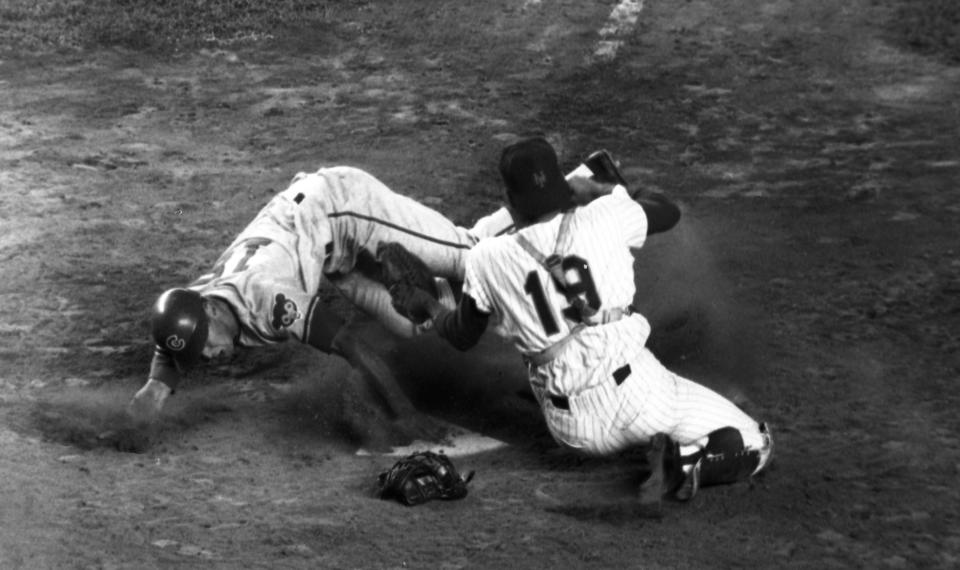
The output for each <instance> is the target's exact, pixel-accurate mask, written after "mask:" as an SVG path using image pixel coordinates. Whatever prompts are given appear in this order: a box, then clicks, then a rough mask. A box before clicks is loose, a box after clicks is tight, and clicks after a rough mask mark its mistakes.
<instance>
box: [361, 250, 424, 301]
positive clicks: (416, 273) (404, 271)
mask: <svg viewBox="0 0 960 570" xmlns="http://www.w3.org/2000/svg"><path fill="white" fill-rule="evenodd" d="M377 261H379V262H380V268H381V281H383V284H384V285H386V286H387V288H388V289H389V288H390V287H393V286H394V285H399V284H404V285H409V286H411V287H416V288H417V289H423V290H424V291H426V292H427V293H430V294H431V295H432V296H433V298H434V299H437V298H439V296H440V295H439V293H438V291H437V284H436V282H435V281H434V280H433V274H432V273H430V269H429V268H428V267H427V264H425V263H424V262H423V260H421V259H420V258H419V257H417V256H416V255H414V254H412V253H410V252H409V251H408V250H407V249H406V248H405V247H403V246H402V245H400V244H399V243H396V242H388V243H381V244H380V246H379V247H378V248H377Z"/></svg>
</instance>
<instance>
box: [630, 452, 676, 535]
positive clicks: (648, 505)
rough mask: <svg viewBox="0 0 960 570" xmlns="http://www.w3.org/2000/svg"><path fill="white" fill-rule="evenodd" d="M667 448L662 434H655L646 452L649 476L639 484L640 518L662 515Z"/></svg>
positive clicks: (665, 482)
mask: <svg viewBox="0 0 960 570" xmlns="http://www.w3.org/2000/svg"><path fill="white" fill-rule="evenodd" d="M667 448H672V445H671V442H670V440H669V439H668V438H667V436H666V435H664V434H662V433H658V434H656V435H655V436H653V438H652V439H651V440H650V446H649V447H648V448H647V451H646V460H647V465H648V466H649V467H650V475H649V476H648V477H647V478H646V479H645V480H644V481H643V482H642V483H640V489H639V493H638V495H637V501H638V505H639V507H640V514H641V516H644V517H650V518H659V517H660V516H662V514H663V512H662V502H663V495H664V490H665V489H666V488H667V487H666V485H667V482H668V475H667V461H666V456H667V452H668V450H667Z"/></svg>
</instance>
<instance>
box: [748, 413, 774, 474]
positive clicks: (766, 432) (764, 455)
mask: <svg viewBox="0 0 960 570" xmlns="http://www.w3.org/2000/svg"><path fill="white" fill-rule="evenodd" d="M760 434H761V435H762V436H763V447H761V448H760V462H759V463H758V464H757V468H756V469H754V470H753V473H751V474H750V476H751V477H754V476H756V475H757V474H758V473H760V472H762V471H764V470H766V469H767V468H768V467H769V466H770V464H771V463H773V436H772V435H771V434H770V426H769V425H767V422H760Z"/></svg>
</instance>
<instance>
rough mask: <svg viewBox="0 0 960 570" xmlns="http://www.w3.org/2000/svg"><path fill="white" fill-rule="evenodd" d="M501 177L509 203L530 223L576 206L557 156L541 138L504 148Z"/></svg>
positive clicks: (529, 139) (501, 159)
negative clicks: (543, 216)
mask: <svg viewBox="0 0 960 570" xmlns="http://www.w3.org/2000/svg"><path fill="white" fill-rule="evenodd" d="M500 176H501V177H502V178H503V182H504V184H505V185H506V187H507V201H509V203H510V206H511V207H512V208H513V209H514V211H516V213H518V214H520V215H521V216H523V217H524V218H525V219H526V220H527V221H530V222H532V221H534V220H536V219H537V218H539V217H540V216H542V215H544V214H546V213H548V212H554V211H557V210H563V209H565V208H568V207H570V206H571V205H572V204H573V190H572V189H571V188H570V185H569V184H567V180H566V178H564V176H563V173H562V172H561V171H560V164H559V162H558V160H557V153H556V151H554V150H553V147H552V146H550V143H548V142H547V141H546V140H545V139H543V138H541V137H533V138H528V139H524V140H521V141H519V142H516V143H514V144H511V145H510V146H508V147H507V148H505V149H503V154H501V155H500Z"/></svg>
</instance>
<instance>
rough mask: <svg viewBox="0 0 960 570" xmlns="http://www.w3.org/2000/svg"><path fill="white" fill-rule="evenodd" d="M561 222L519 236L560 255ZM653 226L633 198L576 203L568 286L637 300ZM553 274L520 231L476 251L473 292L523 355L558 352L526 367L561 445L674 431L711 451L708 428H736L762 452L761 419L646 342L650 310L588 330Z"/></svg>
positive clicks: (603, 300)
mask: <svg viewBox="0 0 960 570" xmlns="http://www.w3.org/2000/svg"><path fill="white" fill-rule="evenodd" d="M560 225H561V216H560V215H557V216H555V217H554V218H552V219H550V220H548V221H545V222H542V223H539V224H535V225H532V226H529V227H526V228H523V229H521V230H519V233H520V234H521V235H523V236H525V237H526V238H527V239H528V240H529V241H530V242H532V244H533V245H534V246H535V248H536V249H538V250H539V251H540V252H541V253H542V254H543V255H545V256H546V255H550V254H551V253H553V252H554V247H555V244H556V242H557V234H558V231H559V228H560ZM646 233H647V219H646V215H645V213H644V211H643V208H642V207H641V206H640V205H638V204H637V203H636V202H634V201H633V200H632V199H630V198H629V197H627V196H626V194H625V193H620V192H615V193H614V194H612V195H610V196H606V197H601V198H598V199H596V200H595V201H593V202H591V203H590V204H588V205H586V206H582V207H580V208H577V209H575V210H573V213H572V214H571V221H570V227H569V229H568V232H567V236H566V240H564V243H561V245H560V251H559V253H560V255H561V257H562V258H563V260H564V261H563V267H564V268H565V269H566V277H567V281H568V283H569V284H570V285H569V286H570V287H572V290H573V291H575V292H577V293H578V294H579V295H581V296H582V297H583V298H584V299H585V300H586V301H587V303H588V304H589V305H590V306H592V307H593V308H595V309H599V310H604V309H606V310H610V309H616V308H623V307H627V306H628V305H629V304H630V303H631V302H632V300H633V298H634V292H635V288H634V280H633V277H634V257H633V255H632V254H631V252H630V249H631V248H638V247H640V246H642V245H643V244H644V241H645V238H646ZM551 279H552V278H551V277H550V275H549V273H548V271H547V270H546V269H545V268H544V267H543V266H542V265H541V263H540V262H539V261H538V260H536V259H535V258H534V257H533V256H532V255H531V254H530V253H528V252H527V250H525V249H524V248H523V247H522V246H521V245H520V244H519V242H518V241H517V239H516V236H513V235H507V236H503V237H499V238H494V239H488V240H483V241H481V242H480V243H479V244H478V245H477V246H475V247H474V249H473V250H472V251H471V252H470V253H469V254H468V259H467V266H466V280H465V282H464V293H466V294H468V295H470V296H471V297H472V298H473V299H474V301H475V302H476V304H477V308H478V309H479V310H480V311H483V312H485V313H488V314H491V322H492V324H494V326H495V327H496V330H497V333H498V334H500V335H501V336H503V337H505V338H507V339H508V340H510V341H512V343H513V344H514V346H516V348H517V349H518V350H519V351H520V352H521V354H525V355H528V356H529V355H536V354H538V353H541V352H542V351H543V350H545V349H548V348H551V347H552V348H551V352H554V353H555V355H554V356H553V357H552V358H551V359H549V360H548V361H547V362H544V363H542V364H539V365H536V364H533V363H530V364H529V365H528V366H529V376H530V385H531V388H532V389H533V392H534V395H535V396H536V398H537V400H538V402H539V403H540V406H541V409H542V411H543V414H544V418H545V419H546V422H547V426H548V427H549V429H550V432H551V434H552V435H553V436H554V438H555V439H556V440H557V441H558V442H559V443H561V444H563V445H565V446H567V447H570V448H573V449H577V450H579V451H581V452H583V453H586V454H590V455H606V454H610V453H613V452H617V451H620V450H623V449H625V448H627V447H628V446H630V445H634V444H643V443H646V442H648V441H649V439H650V438H651V437H653V435H655V434H657V433H665V434H667V435H669V436H671V437H672V438H673V439H674V440H676V441H678V442H679V443H680V444H681V445H701V446H702V445H704V444H705V442H706V438H707V435H708V434H709V433H711V432H713V431H715V430H717V429H720V428H722V427H727V426H732V427H735V428H737V429H739V430H740V432H741V434H742V435H743V439H744V443H745V445H746V446H747V447H748V448H752V449H759V447H760V446H761V445H762V443H763V439H762V436H761V434H760V432H759V425H758V424H757V422H755V421H754V420H753V419H751V418H750V417H749V416H748V415H747V414H745V413H744V412H743V411H742V410H740V409H739V408H737V407H736V406H735V405H734V404H733V403H732V402H730V401H729V400H727V399H726V398H724V397H723V396H721V395H719V394H717V393H716V392H713V391H712V390H709V389H708V388H706V387H704V386H701V385H700V384H697V383H695V382H692V381H690V380H687V379H685V378H682V377H679V376H677V375H675V374H673V373H672V372H670V371H669V370H667V369H666V368H665V367H664V366H663V365H662V364H661V363H660V362H659V361H658V360H657V359H656V357H655V356H654V355H653V354H652V353H651V352H650V351H649V350H647V349H646V347H645V345H646V341H647V338H648V336H649V334H650V325H649V323H648V322H647V320H646V319H645V318H644V317H643V316H642V315H640V314H636V313H635V314H632V315H630V316H627V317H625V318H622V319H620V320H617V321H615V322H610V323H608V324H600V325H596V326H587V327H582V326H581V327H578V324H579V322H578V320H577V319H576V318H575V314H574V313H571V307H570V302H569V301H568V299H567V297H566V296H565V295H564V294H563V292H562V291H561V290H560V289H559V288H558V287H556V286H555V285H554V284H553V282H552V281H551ZM558 343H559V344H558ZM558 397H559V398H560V400H561V402H560V403H559V404H558V403H557V402H558V400H557V398H558Z"/></svg>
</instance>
